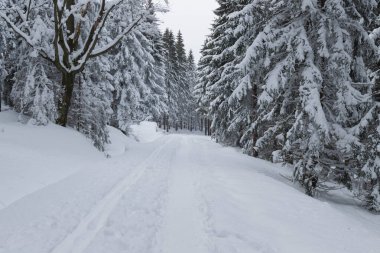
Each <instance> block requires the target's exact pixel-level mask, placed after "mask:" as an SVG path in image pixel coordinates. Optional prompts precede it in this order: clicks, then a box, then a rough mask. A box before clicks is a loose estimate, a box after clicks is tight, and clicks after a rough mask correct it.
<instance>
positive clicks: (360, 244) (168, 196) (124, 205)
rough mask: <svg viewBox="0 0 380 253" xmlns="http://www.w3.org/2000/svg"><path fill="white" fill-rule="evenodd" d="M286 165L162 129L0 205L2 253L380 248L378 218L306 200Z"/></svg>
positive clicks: (373, 252)
mask: <svg viewBox="0 0 380 253" xmlns="http://www.w3.org/2000/svg"><path fill="white" fill-rule="evenodd" d="M280 169H281V168H276V167H275V166H274V165H272V164H270V163H267V162H264V161H261V160H258V159H253V158H251V157H247V156H245V155H242V154H240V153H239V152H238V151H236V150H234V149H232V148H225V147H221V146H220V145H218V144H216V143H214V142H212V141H211V140H209V139H208V138H207V137H203V136H194V135H175V134H173V135H167V136H163V137H161V138H160V139H158V140H156V141H155V142H151V143H146V144H141V145H140V146H137V147H136V148H134V149H131V150H128V151H127V152H126V153H125V154H124V155H122V156H118V157H115V158H112V159H108V160H102V161H96V163H93V164H92V165H91V166H87V167H86V168H83V169H81V170H79V171H78V172H76V173H74V174H72V175H70V176H69V177H66V178H64V179H63V180H61V181H59V182H56V183H54V184H51V185H48V186H46V187H44V188H42V189H38V190H36V191H34V192H32V193H30V194H28V195H26V196H24V197H23V198H21V199H18V200H17V201H15V202H13V203H12V204H10V205H8V206H6V207H5V208H3V209H1V210H0V253H155V252H157V253H158V252H160V253H217V252H218V253H234V252H239V253H245V252H246V253H255V252H258V253H259V252H260V253H274V252H277V253H297V252H299V253H314V252H315V253H317V252H318V253H319V252H329V253H343V252H344V253H360V252H366V253H378V252H379V245H380V218H379V216H374V215H372V214H369V213H367V212H365V211H363V210H361V209H360V208H359V207H355V206H342V205H337V204H331V203H327V202H322V201H321V200H317V199H312V198H309V197H306V196H305V195H304V194H303V193H302V192H300V191H299V190H298V189H295V188H294V187H292V186H290V185H289V183H287V182H285V181H284V180H283V179H282V178H281V177H280V176H279V175H278V170H280ZM281 179H282V180H281Z"/></svg>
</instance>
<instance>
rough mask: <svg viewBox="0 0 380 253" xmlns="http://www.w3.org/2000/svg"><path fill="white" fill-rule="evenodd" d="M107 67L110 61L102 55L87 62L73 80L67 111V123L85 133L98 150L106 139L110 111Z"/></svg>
mask: <svg viewBox="0 0 380 253" xmlns="http://www.w3.org/2000/svg"><path fill="white" fill-rule="evenodd" d="M109 70H110V62H109V61H108V59H107V57H105V56H100V57H98V58H97V59H96V61H95V60H91V61H90V62H88V66H87V68H86V69H85V70H84V71H83V72H82V73H81V75H80V76H78V78H77V80H76V82H77V83H78V85H77V86H76V87H75V90H74V96H73V98H72V105H71V109H70V112H69V115H68V124H69V125H70V126H72V127H73V128H74V129H76V130H77V131H79V132H81V133H83V134H84V135H85V136H87V137H89V138H90V139H91V140H92V142H93V144H94V146H95V147H96V148H98V149H99V150H101V151H104V148H105V144H107V143H108V142H109V136H108V129H107V125H108V124H109V121H110V117H111V115H112V113H113V111H112V109H111V101H112V100H111V98H112V90H113V87H112V81H113V78H112V76H111V75H110V74H109V73H108V72H109Z"/></svg>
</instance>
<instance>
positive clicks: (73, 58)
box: [0, 0, 197, 150]
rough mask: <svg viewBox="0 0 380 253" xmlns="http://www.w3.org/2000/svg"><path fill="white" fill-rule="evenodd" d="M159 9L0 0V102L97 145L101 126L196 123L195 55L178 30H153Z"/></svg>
mask: <svg viewBox="0 0 380 253" xmlns="http://www.w3.org/2000/svg"><path fill="white" fill-rule="evenodd" d="M161 11H165V9H164V8H162V6H159V5H157V4H154V3H153V1H152V0H147V1H141V0H117V1H106V0H101V1H95V0H89V1H77V0H65V1H62V0H53V1H46V0H30V1H21V0H4V1H1V2H0V98H1V99H2V102H3V103H4V104H6V105H8V106H11V107H12V108H13V109H14V110H16V111H17V112H19V113H20V120H21V121H24V120H28V121H29V122H32V123H34V124H36V125H46V124H48V123H49V122H54V123H57V124H59V125H61V126H65V127H66V126H67V127H71V128H74V129H76V130H78V131H80V132H81V133H83V134H85V135H86V136H88V137H89V138H91V139H92V140H93V143H94V145H95V146H96V147H97V148H98V149H100V150H104V147H105V144H107V143H108V142H109V135H108V130H107V126H108V125H111V126H113V127H116V128H118V129H120V130H121V131H123V132H124V133H126V134H127V133H128V131H129V126H130V125H131V124H132V123H133V122H139V121H142V120H152V121H157V122H160V124H164V125H165V126H166V128H167V129H168V128H169V126H172V127H173V126H176V124H177V125H178V124H179V123H181V127H182V128H183V127H184V125H185V123H186V126H187V127H188V128H190V127H189V125H192V126H193V127H195V125H196V124H195V123H194V122H196V120H197V116H196V114H195V113H194V108H195V105H196V104H195V99H194V97H193V96H192V89H193V88H194V86H195V82H196V66H195V63H194V57H193V54H192V53H191V52H190V53H187V52H186V51H185V45H184V41H183V38H182V35H181V33H178V36H177V37H176V38H175V39H174V37H173V33H172V32H170V31H167V32H165V34H162V33H161V32H160V29H159V20H158V18H157V16H156V13H157V12H161ZM0 109H1V108H0ZM191 122H192V123H191Z"/></svg>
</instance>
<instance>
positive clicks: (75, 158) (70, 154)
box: [0, 110, 104, 209]
mask: <svg viewBox="0 0 380 253" xmlns="http://www.w3.org/2000/svg"><path fill="white" fill-rule="evenodd" d="M102 159H104V154H102V153H101V152H99V151H98V150H97V149H95V148H94V147H93V146H92V144H91V141H90V140H88V139H86V138H85V137H84V136H83V135H81V134H80V133H78V132H76V131H75V130H73V129H68V128H63V127H60V126H57V125H54V124H50V125H48V126H34V125H30V124H27V125H25V124H21V123H20V122H18V114H17V113H15V112H14V111H11V110H8V111H3V112H0V161H1V164H0V175H1V177H0V209H1V208H3V207H6V206H8V205H9V204H11V203H13V202H14V201H16V200H18V199H20V198H22V197H24V196H26V195H28V194H30V193H32V192H34V191H37V190H39V189H41V188H43V187H45V186H47V185H50V184H52V183H55V182H58V181H60V180H62V179H64V178H66V177H68V176H69V175H72V174H74V173H75V172H77V171H78V170H80V168H81V167H83V166H84V165H85V164H87V163H90V162H94V161H95V162H96V161H97V160H102Z"/></svg>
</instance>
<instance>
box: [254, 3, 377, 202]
mask: <svg viewBox="0 0 380 253" xmlns="http://www.w3.org/2000/svg"><path fill="white" fill-rule="evenodd" d="M275 2H276V1H275ZM371 4H372V1H354V2H353V1H328V0H326V1H301V0H299V1H292V2H287V3H285V2H283V1H278V2H276V3H273V7H274V8H275V9H276V11H275V12H274V13H273V15H271V17H270V18H269V19H268V21H267V22H266V25H265V27H264V28H263V29H262V32H260V33H259V34H258V35H257V37H256V38H255V40H254V41H253V43H252V46H251V47H250V48H249V51H248V52H249V53H252V52H254V53H253V54H252V55H253V58H254V57H255V52H264V54H265V55H266V58H265V62H264V67H265V66H267V67H268V70H265V68H263V70H262V71H264V73H263V74H264V76H265V80H264V81H265V83H264V85H263V86H262V87H261V88H262V92H261V94H260V96H259V100H258V103H259V110H258V118H257V120H256V121H255V122H254V123H253V124H254V125H256V126H258V128H259V131H258V135H259V139H258V141H257V142H256V146H258V147H260V146H266V144H264V145H263V144H262V143H261V144H260V142H261V141H263V140H269V141H271V140H273V139H277V138H278V139H279V141H280V142H281V143H285V146H284V148H283V149H282V156H289V157H290V158H289V160H291V161H292V162H293V163H294V164H295V172H294V179H295V180H296V181H297V182H299V183H300V184H301V185H302V186H303V187H304V188H305V190H306V193H307V194H308V195H313V194H314V191H315V189H316V188H317V187H318V186H320V185H321V183H322V182H323V181H324V180H326V179H328V178H330V177H332V178H333V179H336V177H338V176H342V177H345V176H344V175H336V174H337V173H335V171H332V170H331V168H332V167H336V168H344V167H345V166H344V165H345V163H347V162H349V160H350V159H354V157H352V149H351V148H350V146H351V144H350V143H349V142H348V141H347V131H346V129H348V128H350V127H353V126H355V124H357V123H358V122H359V121H360V119H361V117H362V116H363V114H364V113H365V111H366V108H367V106H368V103H369V101H368V96H366V93H367V92H368V90H369V89H370V82H369V77H368V73H367V70H368V62H369V61H370V60H371V59H370V58H371V56H372V55H373V53H374V45H373V43H372V42H371V40H370V39H369V37H368V34H367V33H366V31H365V29H364V28H363V23H362V22H363V20H365V19H364V17H370V16H371V15H372V14H371V9H372V8H373V6H372V5H371ZM347 6H350V8H346V7H347ZM359 45H362V46H361V47H359ZM263 50H264V51H263ZM289 122H290V123H291V124H292V125H291V127H290V128H289V125H286V126H285V127H284V126H283V124H284V123H285V124H289ZM288 128H289V129H288ZM262 138H265V139H262ZM272 151H275V150H272ZM259 153H260V149H259ZM344 173H346V171H343V174H344ZM345 178H347V177H345Z"/></svg>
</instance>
